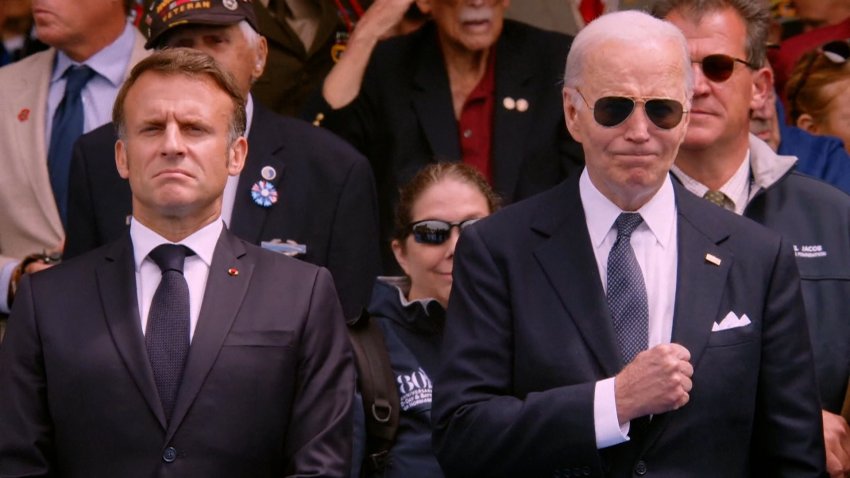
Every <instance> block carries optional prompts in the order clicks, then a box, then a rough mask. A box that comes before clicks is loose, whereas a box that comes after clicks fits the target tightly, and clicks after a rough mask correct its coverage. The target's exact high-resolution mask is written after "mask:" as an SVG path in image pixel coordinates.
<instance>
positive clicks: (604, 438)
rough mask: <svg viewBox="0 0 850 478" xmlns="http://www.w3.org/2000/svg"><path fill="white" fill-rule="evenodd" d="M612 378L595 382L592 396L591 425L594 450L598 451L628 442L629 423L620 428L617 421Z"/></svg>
mask: <svg viewBox="0 0 850 478" xmlns="http://www.w3.org/2000/svg"><path fill="white" fill-rule="evenodd" d="M614 378H615V377H611V378H606V379H605V380H600V381H598V382H596V388H595V391H594V394H593V424H594V428H595V430H596V448H597V449H600V450H601V449H603V448H607V447H609V446H614V445H619V444H620V443H623V442H627V441H629V435H628V433H629V423H630V422H626V423H624V424H623V426H620V421H619V419H617V401H616V398H615V396H614Z"/></svg>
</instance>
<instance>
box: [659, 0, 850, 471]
mask: <svg viewBox="0 0 850 478" xmlns="http://www.w3.org/2000/svg"><path fill="white" fill-rule="evenodd" d="M654 13H655V14H656V15H658V16H661V17H665V18H666V19H667V20H669V21H670V22H672V23H673V24H675V25H676V26H678V27H679V28H680V29H681V30H682V32H683V33H684V35H685V37H686V38H687V39H688V46H689V48H690V54H691V60H692V61H693V62H694V65H695V68H694V74H695V83H694V98H693V106H692V108H691V112H690V116H691V122H690V125H689V126H688V132H687V135H686V136H685V141H684V142H683V143H682V147H681V148H680V149H679V155H678V157H677V158H676V164H675V166H674V167H673V173H674V175H675V177H676V178H677V179H678V180H679V181H681V183H682V184H684V186H685V187H686V188H687V189H688V190H690V191H691V192H692V193H694V194H696V195H698V196H703V197H705V198H706V199H708V200H710V201H712V202H715V203H716V204H718V205H720V206H721V207H723V208H725V209H728V210H729V211H733V212H735V213H737V214H742V215H744V216H746V217H749V218H750V219H753V220H755V221H757V222H759V223H761V224H763V225H764V226H767V227H768V228H770V229H773V230H774V231H776V232H779V233H780V234H782V236H783V237H784V238H785V240H787V241H788V242H790V243H791V244H792V245H793V247H794V252H795V255H796V261H797V266H798V268H799V271H800V276H801V278H802V290H803V296H804V299H805V304H806V312H807V316H808V322H809V330H810V334H811V338H812V344H813V347H812V349H813V351H814V358H815V366H816V371H817V379H818V380H817V381H818V388H819V392H820V400H821V406H822V408H823V427H824V434H825V440H826V449H827V465H828V468H829V471H830V472H831V473H832V474H833V476H844V474H845V473H847V472H848V471H850V428H848V426H847V422H846V421H845V420H844V419H842V418H841V417H840V416H838V415H837V413H839V412H840V411H841V408H842V403H843V401H844V398H845V391H846V389H847V383H848V377H850V320H848V318H847V314H848V310H850V197H848V196H847V195H846V194H845V193H843V192H841V191H839V190H838V189H835V188H833V187H832V186H829V185H827V184H826V183H822V182H820V181H818V180H815V179H813V178H810V177H807V176H803V175H801V174H799V173H796V172H794V170H793V169H794V164H795V163H796V161H797V158H796V157H794V156H781V155H777V154H776V153H774V152H773V150H771V149H770V147H769V146H768V145H767V144H766V143H764V142H763V141H761V140H760V139H758V138H757V137H755V136H754V135H752V134H750V133H749V128H748V121H749V117H750V110H751V109H758V108H759V107H761V106H762V104H763V102H764V101H765V100H766V99H767V98H769V96H770V95H769V94H768V93H769V88H770V87H771V84H772V83H771V81H770V75H771V72H770V69H769V68H767V66H766V63H765V61H766V55H765V47H764V45H765V42H766V32H767V27H768V20H769V13H768V11H767V7H766V6H765V4H764V3H763V2H761V1H760V0H720V1H713V2H707V1H704V0H662V1H660V2H659V3H657V4H656V5H655V11H654ZM721 57H722V58H727V59H726V60H724V61H723V63H724V64H725V65H723V66H724V68H720V67H718V65H717V64H716V63H717V61H716V60H715V59H716V58H721ZM728 58H731V59H733V60H732V61H729V60H728ZM753 242H754V243H756V242H757V241H755V240H753ZM755 363H757V362H754V363H753V365H755Z"/></svg>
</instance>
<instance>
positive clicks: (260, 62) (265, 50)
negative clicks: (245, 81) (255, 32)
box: [251, 35, 269, 83]
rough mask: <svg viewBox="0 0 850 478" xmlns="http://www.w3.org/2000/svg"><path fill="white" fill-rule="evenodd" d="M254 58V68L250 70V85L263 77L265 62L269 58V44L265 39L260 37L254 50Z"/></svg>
mask: <svg viewBox="0 0 850 478" xmlns="http://www.w3.org/2000/svg"><path fill="white" fill-rule="evenodd" d="M254 56H255V58H254V67H253V68H252V69H251V83H253V82H255V81H257V78H259V77H261V76H263V72H264V71H265V70H266V60H268V57H269V44H268V41H267V40H266V37H264V36H262V35H260V39H259V41H258V42H257V48H255V49H254Z"/></svg>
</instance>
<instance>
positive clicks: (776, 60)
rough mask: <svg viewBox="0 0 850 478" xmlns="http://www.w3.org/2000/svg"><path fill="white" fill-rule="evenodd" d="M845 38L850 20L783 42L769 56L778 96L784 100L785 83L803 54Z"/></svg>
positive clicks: (847, 36) (849, 28)
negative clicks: (777, 49)
mask: <svg viewBox="0 0 850 478" xmlns="http://www.w3.org/2000/svg"><path fill="white" fill-rule="evenodd" d="M846 38H850V18H848V19H846V20H844V21H843V22H841V23H837V24H835V25H829V26H825V27H821V28H816V29H814V30H809V31H808V32H806V33H801V34H800V35H797V36H793V37H791V38H789V39H787V40H785V41H783V42H782V44H781V45H780V46H779V51H777V52H775V53H773V54H771V55H770V56H771V58H770V64H771V65H772V66H773V70H774V73H775V80H774V83H775V84H776V90H777V91H778V92H779V96H781V97H782V98H783V99H784V98H785V83H786V82H787V81H788V78H789V77H790V76H791V72H792V71H793V70H794V65H796V64H797V61H799V60H800V57H801V56H803V54H805V53H806V52H808V51H812V50H815V49H816V48H818V47H820V46H822V45H823V44H825V43H829V42H831V41H833V40H844V39H846Z"/></svg>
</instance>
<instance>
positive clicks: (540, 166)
mask: <svg viewBox="0 0 850 478" xmlns="http://www.w3.org/2000/svg"><path fill="white" fill-rule="evenodd" d="M571 42H572V38H571V37H569V36H566V35H563V34H560V33H554V32H547V31H544V30H539V29H537V28H533V27H531V26H528V25H524V24H522V23H518V22H514V21H510V20H506V21H505V24H504V29H503V31H502V34H501V36H500V37H499V40H498V41H497V43H496V45H495V54H496V57H495V61H496V65H495V68H496V90H495V96H496V98H495V101H496V104H495V107H496V110H495V117H494V121H493V135H492V137H493V144H492V155H493V156H492V172H493V186H494V188H495V189H496V191H497V192H498V193H499V194H500V195H501V196H502V198H503V199H504V200H505V202H513V201H517V200H519V199H523V198H525V197H528V196H531V195H533V194H536V193H539V192H541V191H544V190H546V189H549V188H550V187H552V186H554V185H556V184H558V183H559V182H560V181H561V180H562V179H564V178H565V177H566V176H567V175H568V174H569V173H570V172H571V171H576V170H578V169H579V168H580V166H581V163H582V162H583V158H584V154H583V152H582V150H581V148H580V147H579V145H578V143H576V142H575V140H573V139H572V138H571V137H570V135H569V133H568V132H567V128H566V125H565V123H564V111H563V100H562V99H561V80H562V77H563V74H564V65H565V64H566V59H567V52H568V51H569V48H570V44H571ZM507 97H510V98H513V99H514V100H518V99H525V100H526V101H527V102H528V104H529V108H528V110H527V111H525V112H520V111H518V110H517V109H510V110H509V109H507V108H505V106H504V105H503V100H504V99H505V98H507ZM316 103H317V104H313V105H312V107H311V108H308V110H307V113H306V116H307V117H310V118H312V117H314V116H316V115H317V114H318V113H319V112H321V113H322V114H323V115H324V120H323V122H322V125H323V126H325V127H327V128H328V129H330V130H331V131H333V132H335V133H337V134H339V135H340V136H342V137H343V138H345V139H346V140H348V141H349V142H350V143H351V144H353V145H354V146H355V147H356V148H357V149H359V150H360V151H361V152H362V153H363V154H365V155H366V157H367V158H369V161H370V162H371V163H372V167H373V168H374V172H375V178H376V181H377V184H378V197H379V198H380V208H381V210H380V215H381V232H382V238H383V239H384V242H383V246H382V253H387V254H388V253H389V245H388V240H389V236H390V233H391V230H392V225H393V224H392V219H393V216H392V213H393V207H394V206H395V204H396V202H397V200H398V188H399V186H401V185H403V184H405V183H406V182H407V181H409V180H410V179H411V178H412V177H413V176H414V175H415V174H416V173H417V172H418V171H419V170H420V169H422V167H423V166H425V165H427V164H429V163H431V162H434V161H436V160H438V159H441V160H453V161H457V160H460V159H462V158H461V150H460V138H459V134H458V124H457V120H456V119H455V115H454V109H453V106H452V94H451V88H450V86H449V78H448V73H447V72H446V67H445V62H444V60H443V55H442V53H441V52H440V47H439V44H438V41H437V29H436V26H435V24H434V23H433V22H430V23H427V24H426V25H424V26H423V27H422V28H421V29H419V30H418V31H416V32H414V33H412V34H410V35H406V36H402V37H397V38H392V39H390V40H387V41H385V42H381V43H380V44H379V45H378V46H377V47H376V49H375V51H374V52H373V54H372V58H371V59H370V62H369V65H368V67H367V70H366V73H365V76H364V79H363V86H362V88H361V91H360V94H359V96H358V97H357V99H356V100H355V101H354V102H352V103H351V104H350V105H348V106H347V107H345V108H342V109H339V110H332V109H331V108H330V107H329V106H328V105H327V104H326V103H323V102H322V101H321V100H319V101H317V102H316ZM388 262H389V263H392V261H387V260H386V258H385V266H386V265H387V263H388Z"/></svg>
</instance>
